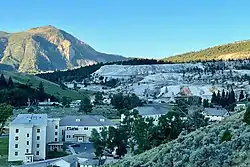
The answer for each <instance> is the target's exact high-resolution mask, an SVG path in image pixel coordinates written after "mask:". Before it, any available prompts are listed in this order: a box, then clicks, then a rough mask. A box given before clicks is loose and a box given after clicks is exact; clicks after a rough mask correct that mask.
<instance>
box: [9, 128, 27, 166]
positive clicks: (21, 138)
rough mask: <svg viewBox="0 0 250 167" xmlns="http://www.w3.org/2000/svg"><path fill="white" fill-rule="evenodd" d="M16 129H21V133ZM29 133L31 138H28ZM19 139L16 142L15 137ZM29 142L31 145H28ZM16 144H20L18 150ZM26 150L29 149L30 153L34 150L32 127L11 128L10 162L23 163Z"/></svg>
mask: <svg viewBox="0 0 250 167" xmlns="http://www.w3.org/2000/svg"><path fill="white" fill-rule="evenodd" d="M16 129H19V132H18V133H16ZM27 133H29V137H27ZM16 136H17V137H18V140H15V137H16ZM27 141H29V145H27ZM15 144H18V148H15ZM26 149H29V153H30V152H31V149H32V125H26V126H18V125H12V126H10V132H9V153H8V155H9V156H8V161H22V160H24V159H25V153H26ZM15 152H18V156H15Z"/></svg>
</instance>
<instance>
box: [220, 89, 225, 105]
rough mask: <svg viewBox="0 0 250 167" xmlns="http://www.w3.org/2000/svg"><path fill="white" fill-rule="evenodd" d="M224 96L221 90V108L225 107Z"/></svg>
mask: <svg viewBox="0 0 250 167" xmlns="http://www.w3.org/2000/svg"><path fill="white" fill-rule="evenodd" d="M225 103H226V95H225V90H224V89H223V90H222V93H221V102H220V105H221V106H222V107H225V106H226V104H225Z"/></svg>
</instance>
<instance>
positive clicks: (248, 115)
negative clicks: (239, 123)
mask: <svg viewBox="0 0 250 167" xmlns="http://www.w3.org/2000/svg"><path fill="white" fill-rule="evenodd" d="M243 121H244V122H246V123H247V124H248V125H250V107H248V108H247V110H246V112H245V113H244V117H243Z"/></svg>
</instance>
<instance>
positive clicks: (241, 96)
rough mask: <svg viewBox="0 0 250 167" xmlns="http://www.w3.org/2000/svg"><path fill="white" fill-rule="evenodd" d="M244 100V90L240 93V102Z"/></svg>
mask: <svg viewBox="0 0 250 167" xmlns="http://www.w3.org/2000/svg"><path fill="white" fill-rule="evenodd" d="M242 99H244V93H243V90H241V91H240V97H239V101H241V100H242Z"/></svg>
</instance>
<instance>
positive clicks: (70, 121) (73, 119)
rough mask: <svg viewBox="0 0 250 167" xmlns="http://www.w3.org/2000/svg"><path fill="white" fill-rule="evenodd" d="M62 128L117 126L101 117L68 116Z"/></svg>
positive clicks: (61, 121)
mask: <svg viewBox="0 0 250 167" xmlns="http://www.w3.org/2000/svg"><path fill="white" fill-rule="evenodd" d="M59 124H60V126H114V125H115V124H114V123H113V122H112V121H110V120H109V119H107V118H105V117H103V116H101V115H83V116H66V117H64V118H62V119H61V120H60V123H59Z"/></svg>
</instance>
